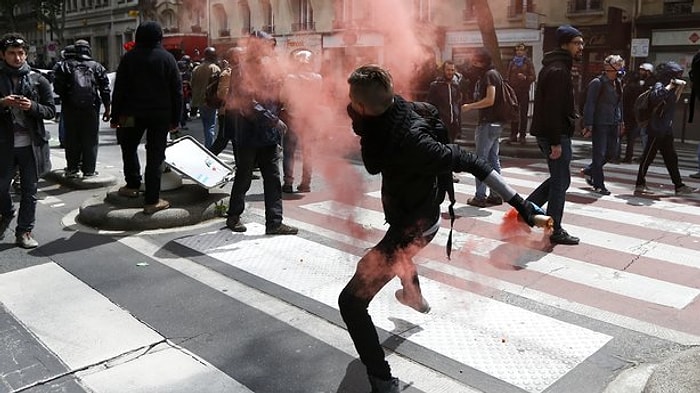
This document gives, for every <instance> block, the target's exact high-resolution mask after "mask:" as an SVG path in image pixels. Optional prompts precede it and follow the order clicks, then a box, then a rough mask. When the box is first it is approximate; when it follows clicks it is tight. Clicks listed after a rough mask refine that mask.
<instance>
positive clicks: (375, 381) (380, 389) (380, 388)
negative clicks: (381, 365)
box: [369, 375, 401, 393]
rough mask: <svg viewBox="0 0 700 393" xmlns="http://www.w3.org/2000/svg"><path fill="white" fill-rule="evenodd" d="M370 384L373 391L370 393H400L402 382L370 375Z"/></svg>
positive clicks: (396, 379)
mask: <svg viewBox="0 0 700 393" xmlns="http://www.w3.org/2000/svg"><path fill="white" fill-rule="evenodd" d="M369 384H370V386H372V391H371V392H370V393H399V392H401V390H400V387H401V386H400V382H399V379H398V378H391V379H389V380H386V379H381V378H378V377H375V376H373V375H369Z"/></svg>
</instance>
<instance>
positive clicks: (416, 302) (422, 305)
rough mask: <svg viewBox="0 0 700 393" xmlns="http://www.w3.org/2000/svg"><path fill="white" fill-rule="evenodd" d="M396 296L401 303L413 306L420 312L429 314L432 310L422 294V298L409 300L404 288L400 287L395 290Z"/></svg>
mask: <svg viewBox="0 0 700 393" xmlns="http://www.w3.org/2000/svg"><path fill="white" fill-rule="evenodd" d="M394 296H396V300H398V301H399V303H401V304H403V305H404V306H408V307H411V308H412V309H414V310H416V311H418V312H419V313H423V314H427V313H429V312H430V304H428V302H427V301H426V300H425V298H424V297H423V295H421V297H420V299H413V300H408V299H406V296H404V292H403V289H399V290H397V291H396V292H394Z"/></svg>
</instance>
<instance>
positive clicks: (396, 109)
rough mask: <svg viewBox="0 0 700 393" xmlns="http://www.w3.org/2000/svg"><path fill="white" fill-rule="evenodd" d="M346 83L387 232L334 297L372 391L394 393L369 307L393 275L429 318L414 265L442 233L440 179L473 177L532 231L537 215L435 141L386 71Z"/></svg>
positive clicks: (477, 162) (432, 124)
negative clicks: (376, 181)
mask: <svg viewBox="0 0 700 393" xmlns="http://www.w3.org/2000/svg"><path fill="white" fill-rule="evenodd" d="M348 84H349V90H350V104H349V105H348V107H347V111H348V115H349V116H350V118H351V120H352V127H353V131H354V132H355V133H356V134H357V135H358V136H359V137H360V148H361V154H362V161H363V163H364V166H365V169H366V170H367V172H368V173H370V174H372V175H378V174H379V175H381V177H382V189H381V194H382V198H381V200H382V207H383V209H384V215H385V217H386V221H387V223H388V224H389V228H388V230H387V232H386V234H385V235H384V237H383V238H382V240H380V241H379V243H378V244H377V245H376V246H374V247H372V249H370V250H369V251H368V252H367V254H365V255H364V256H363V257H362V258H361V259H360V261H359V262H358V263H357V268H356V271H355V274H354V275H353V277H352V278H351V279H350V281H349V282H348V284H347V285H346V286H345V288H343V290H342V292H341V293H340V295H339V297H338V305H339V308H340V314H341V316H342V318H343V321H344V322H345V324H346V325H347V329H348V333H349V334H350V337H351V338H352V341H353V343H354V344H355V349H356V350H357V353H358V354H359V355H360V360H361V361H362V363H363V364H364V365H365V367H366V370H367V375H368V378H369V382H370V384H371V386H372V392H373V393H398V392H400V391H401V386H400V381H399V380H398V379H397V378H395V377H393V376H392V374H391V369H390V367H389V363H388V362H387V361H386V359H385V358H384V351H383V350H382V347H381V344H380V343H379V338H378V336H377V330H376V328H375V327H374V324H373V323H372V318H371V317H370V315H369V313H368V312H367V308H368V307H369V303H370V302H371V301H372V299H373V298H374V296H375V295H376V294H377V293H378V292H379V291H380V290H381V289H382V288H383V287H384V286H385V285H386V284H387V283H388V282H389V281H391V280H392V279H393V278H394V277H396V276H398V277H399V278H400V280H401V285H402V289H400V290H398V291H397V292H396V293H395V296H396V298H397V300H398V301H399V302H400V303H401V304H403V305H406V306H408V307H411V308H413V309H415V310H416V311H418V312H421V313H428V312H429V311H430V306H429V304H428V302H427V301H426V300H425V298H424V297H423V295H422V293H421V289H420V283H419V280H418V274H417V272H416V267H415V265H414V264H413V259H412V258H413V256H414V255H416V253H418V252H419V251H420V250H421V249H422V248H423V247H425V246H426V245H427V244H428V243H429V242H430V241H431V240H432V239H433V237H434V236H435V234H436V233H437V231H438V229H439V228H440V203H441V202H442V201H443V199H444V190H443V192H440V189H439V185H438V184H439V182H438V178H439V177H442V176H444V175H448V176H449V174H450V173H452V172H465V171H466V172H470V173H471V174H473V175H474V176H476V177H477V178H478V179H479V180H480V181H482V182H484V183H486V184H487V185H488V186H489V187H491V188H492V189H493V190H496V191H497V192H498V193H499V194H500V195H501V196H502V197H503V199H505V200H506V201H508V203H509V204H510V205H511V206H513V207H515V208H516V210H517V211H518V213H519V215H520V217H522V219H523V220H525V221H526V222H527V223H528V224H529V225H530V226H533V225H534V216H535V215H536V214H538V212H541V210H540V209H539V207H537V206H535V205H534V204H532V203H531V202H528V201H525V200H523V198H522V197H521V196H520V195H518V194H517V193H516V192H515V190H513V189H512V188H511V187H510V186H509V185H508V184H506V183H505V181H504V179H503V178H502V177H501V175H500V174H499V173H498V172H497V171H495V170H494V169H493V168H492V167H491V166H490V165H489V164H488V162H486V161H484V160H483V159H481V158H479V157H477V156H476V155H475V154H473V153H470V152H467V151H465V150H464V149H462V148H461V147H459V146H457V145H455V144H444V143H442V142H439V141H438V137H437V136H436V135H437V130H436V128H440V133H441V134H442V133H443V132H444V131H445V130H444V128H445V126H444V125H443V124H442V122H441V121H440V119H439V117H438V113H437V110H436V109H435V108H434V107H433V106H432V105H430V104H427V103H411V102H408V101H406V100H404V99H403V98H402V97H401V96H399V95H395V94H394V87H393V82H392V78H391V75H390V74H389V72H388V71H386V70H385V69H383V68H381V67H379V66H376V65H366V66H362V67H360V68H357V69H356V70H355V71H353V72H352V74H351V75H350V77H349V78H348ZM419 112H420V113H421V114H419ZM424 113H429V115H426V114H424ZM424 116H425V117H424ZM445 133H446V132H445ZM448 184H450V185H451V183H448ZM441 194H442V195H441Z"/></svg>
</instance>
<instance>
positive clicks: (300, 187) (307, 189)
mask: <svg viewBox="0 0 700 393" xmlns="http://www.w3.org/2000/svg"><path fill="white" fill-rule="evenodd" d="M297 192H311V186H310V185H308V184H304V183H302V184H299V185H298V186H297Z"/></svg>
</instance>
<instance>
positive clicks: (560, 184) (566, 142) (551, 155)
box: [527, 25, 583, 245]
mask: <svg viewBox="0 0 700 393" xmlns="http://www.w3.org/2000/svg"><path fill="white" fill-rule="evenodd" d="M556 39H557V43H558V45H559V47H558V48H556V49H554V50H553V51H551V52H547V53H545V54H544V58H543V59H542V65H543V66H544V67H543V68H542V70H540V73H539V75H538V77H537V81H538V82H537V87H536V88H535V108H534V111H533V115H532V125H531V126H530V134H531V135H533V136H535V137H537V144H538V146H539V148H540V150H541V151H542V153H544V155H545V157H547V166H548V167H549V178H547V180H545V181H544V182H543V183H542V184H540V185H539V187H537V188H536V189H535V190H534V191H533V192H532V193H531V194H530V196H528V198H527V199H528V200H530V201H533V202H534V203H535V204H537V205H538V206H542V205H543V204H545V203H547V215H548V216H551V217H552V218H553V219H554V232H553V233H552V235H551V236H550V237H549V240H550V241H551V242H552V243H553V244H568V245H576V244H578V243H579V238H577V237H576V236H571V235H569V233H568V232H566V230H564V228H562V226H561V220H562V216H563V215H564V202H565V199H566V190H567V189H568V188H569V185H570V184H571V168H570V164H571V136H572V135H573V134H574V125H575V123H576V119H577V118H578V117H579V115H578V113H577V111H576V103H575V99H574V85H573V82H572V79H571V68H572V66H573V64H574V60H576V61H580V60H581V58H582V56H583V34H581V32H580V31H578V30H577V29H575V28H574V27H571V26H569V25H564V26H560V27H559V28H558V29H557V31H556Z"/></svg>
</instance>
